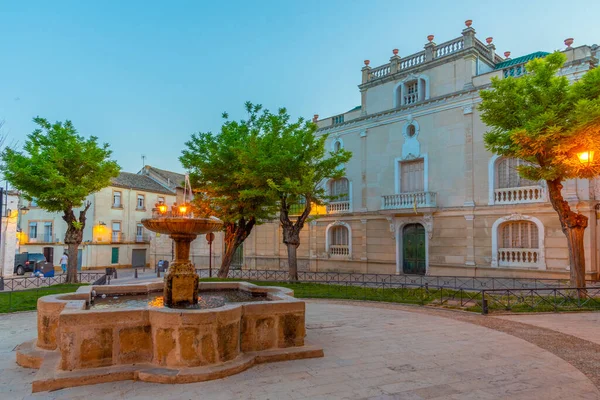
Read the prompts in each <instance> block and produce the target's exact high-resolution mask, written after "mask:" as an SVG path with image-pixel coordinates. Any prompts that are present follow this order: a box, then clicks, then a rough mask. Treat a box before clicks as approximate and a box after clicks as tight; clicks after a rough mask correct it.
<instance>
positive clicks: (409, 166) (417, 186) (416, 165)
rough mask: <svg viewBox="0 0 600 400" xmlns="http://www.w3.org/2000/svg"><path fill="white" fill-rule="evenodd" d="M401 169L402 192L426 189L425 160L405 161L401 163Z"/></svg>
mask: <svg viewBox="0 0 600 400" xmlns="http://www.w3.org/2000/svg"><path fill="white" fill-rule="evenodd" d="M400 169H401V177H400V188H401V191H402V193H414V192H422V191H424V190H425V187H424V173H425V164H424V163H423V160H417V161H408V162H403V163H402V164H401V165H400Z"/></svg>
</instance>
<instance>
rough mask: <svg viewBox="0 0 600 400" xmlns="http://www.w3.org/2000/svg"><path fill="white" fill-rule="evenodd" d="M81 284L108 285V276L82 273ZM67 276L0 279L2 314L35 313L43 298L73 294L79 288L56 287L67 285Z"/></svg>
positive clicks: (80, 274) (80, 275) (99, 273)
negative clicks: (39, 300) (39, 301)
mask: <svg viewBox="0 0 600 400" xmlns="http://www.w3.org/2000/svg"><path fill="white" fill-rule="evenodd" d="M77 275H78V276H77V278H78V280H79V282H80V283H92V284H93V285H105V284H107V276H106V275H105V274H104V273H101V272H80V273H78V274H77ZM65 280H66V275H57V276H54V277H48V278H42V277H40V278H38V277H35V278H1V277H0V314H2V313H11V312H18V311H34V310H35V309H36V307H37V301H38V299H39V298H40V297H42V296H48V295H52V294H61V293H72V292H75V291H76V290H77V287H78V286H73V287H67V288H65V287H64V286H56V285H58V284H62V283H65Z"/></svg>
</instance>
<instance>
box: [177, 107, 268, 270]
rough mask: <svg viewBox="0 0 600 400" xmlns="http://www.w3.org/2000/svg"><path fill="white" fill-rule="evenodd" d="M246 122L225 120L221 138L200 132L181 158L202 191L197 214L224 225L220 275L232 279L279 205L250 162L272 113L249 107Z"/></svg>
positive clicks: (199, 193)
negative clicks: (256, 231) (234, 265)
mask: <svg viewBox="0 0 600 400" xmlns="http://www.w3.org/2000/svg"><path fill="white" fill-rule="evenodd" d="M245 109H246V111H247V113H248V118H247V119H246V120H240V121H233V120H229V116H228V115H227V113H224V114H223V118H224V119H225V122H224V123H223V125H222V126H221V130H220V132H219V133H218V134H213V133H211V132H200V133H196V134H193V135H192V138H191V139H190V140H189V141H188V142H186V149H184V150H183V152H182V155H181V157H180V158H179V159H180V161H181V163H182V165H183V166H184V168H186V169H187V170H188V171H189V172H190V182H191V184H192V187H193V188H194V190H195V192H196V196H195V199H194V203H195V204H194V209H195V213H196V214H199V215H204V216H209V215H212V216H215V217H218V218H220V219H221V220H222V221H223V222H224V225H223V228H224V231H225V252H224V254H223V258H222V261H221V268H220V270H219V276H221V277H226V276H227V273H228V272H229V265H230V264H231V261H232V259H233V255H234V253H235V251H236V249H237V248H238V247H239V245H240V244H241V243H242V242H243V241H244V240H245V239H246V238H247V237H248V235H250V233H251V231H252V229H253V228H254V226H255V225H257V224H261V223H263V222H265V221H268V220H272V219H273V217H274V215H275V212H276V208H277V207H276V203H275V201H274V199H273V197H272V193H271V192H270V191H269V190H268V186H267V183H266V181H265V180H264V179H263V180H260V179H256V176H255V175H254V174H249V173H248V169H249V164H251V163H252V162H253V159H254V158H255V157H256V141H255V139H256V138H257V137H259V136H260V135H261V133H262V128H263V125H264V124H265V122H266V119H267V116H268V112H267V111H262V112H261V110H262V108H261V106H259V105H253V104H251V103H249V102H247V103H246V104H245Z"/></svg>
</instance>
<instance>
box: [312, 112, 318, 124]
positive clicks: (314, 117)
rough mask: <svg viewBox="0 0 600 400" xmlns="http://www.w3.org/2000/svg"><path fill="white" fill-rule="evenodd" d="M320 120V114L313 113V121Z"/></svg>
mask: <svg viewBox="0 0 600 400" xmlns="http://www.w3.org/2000/svg"><path fill="white" fill-rule="evenodd" d="M318 120H319V114H315V115H313V122H317V121H318Z"/></svg>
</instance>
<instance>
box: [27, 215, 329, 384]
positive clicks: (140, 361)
mask: <svg viewBox="0 0 600 400" xmlns="http://www.w3.org/2000/svg"><path fill="white" fill-rule="evenodd" d="M157 206H158V207H157V212H156V213H155V215H154V216H153V218H149V219H145V220H142V223H143V224H144V226H145V227H146V228H148V229H149V230H151V231H154V232H159V233H162V234H168V235H169V236H170V237H171V238H172V239H173V241H174V242H175V245H176V251H175V260H174V262H173V263H171V265H170V266H169V269H168V271H167V273H166V274H165V276H164V281H162V282H161V281H160V280H157V281H154V282H145V283H139V284H132V285H109V286H107V285H90V286H82V287H80V288H79V289H78V290H77V292H75V293H69V294H59V295H50V296H44V297H41V298H40V299H39V300H38V305H37V310H38V312H37V314H38V334H37V338H36V339H33V340H30V341H27V342H25V343H23V344H21V345H20V346H18V348H17V363H18V364H19V365H21V366H23V367H28V368H37V369H39V371H38V372H37V374H36V375H35V377H34V379H33V382H32V391H33V392H40V391H49V390H58V389H62V388H66V387H72V386H81V385H89V384H95V383H105V382H113V381H119V380H127V379H130V380H140V381H146V382H156V383H191V382H201V381H206V380H211V379H219V378H223V377H225V376H228V375H232V374H237V373H240V372H242V371H244V370H246V369H248V368H250V367H252V366H253V365H255V364H258V363H265V362H274V361H285V360H295V359H301V358H312V357H323V349H322V348H319V347H315V346H311V345H308V344H306V343H305V340H304V337H305V334H306V330H305V304H304V302H303V301H302V300H298V299H296V298H294V297H293V291H292V290H289V289H285V288H280V287H267V286H260V287H259V286H256V285H253V284H250V283H246V282H231V281H230V282H199V278H198V275H197V274H196V271H195V267H194V265H193V264H192V263H191V262H190V260H189V253H190V244H191V242H192V241H193V240H194V239H195V238H196V236H197V235H199V234H202V233H207V232H213V231H216V230H219V229H221V227H222V224H223V223H222V222H221V221H220V220H218V219H216V218H195V217H194V216H193V215H191V213H188V212H186V211H187V210H188V209H189V208H188V206H186V205H181V206H179V207H176V208H173V209H172V211H171V212H167V210H166V206H165V205H162V204H161V205H157ZM161 294H162V296H161ZM199 299H201V301H199Z"/></svg>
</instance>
